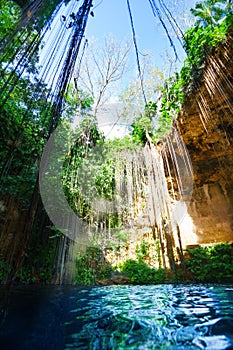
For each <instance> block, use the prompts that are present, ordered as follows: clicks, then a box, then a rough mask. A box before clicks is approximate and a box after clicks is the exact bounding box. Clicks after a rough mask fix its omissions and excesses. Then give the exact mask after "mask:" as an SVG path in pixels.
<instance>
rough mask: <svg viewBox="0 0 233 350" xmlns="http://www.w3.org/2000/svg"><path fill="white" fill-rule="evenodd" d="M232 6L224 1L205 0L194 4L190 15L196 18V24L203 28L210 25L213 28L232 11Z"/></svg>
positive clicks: (229, 2)
mask: <svg viewBox="0 0 233 350" xmlns="http://www.w3.org/2000/svg"><path fill="white" fill-rule="evenodd" d="M232 8H233V5H232V3H231V1H225V0H205V1H203V2H201V3H200V2H199V3H197V4H196V6H195V8H194V9H191V13H192V14H193V15H194V16H195V17H197V18H198V19H197V21H196V24H197V25H198V26H203V27H204V28H205V27H207V26H208V25H210V26H211V27H215V26H216V25H217V24H219V23H220V22H222V21H223V20H224V19H225V17H226V15H227V13H229V12H230V11H232Z"/></svg>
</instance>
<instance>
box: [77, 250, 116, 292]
mask: <svg viewBox="0 0 233 350" xmlns="http://www.w3.org/2000/svg"><path fill="white" fill-rule="evenodd" d="M111 271H112V268H111V265H110V264H109V263H107V262H106V261H105V259H104V255H103V252H102V250H101V249H100V248H99V247H98V246H90V247H88V248H87V249H86V252H85V253H84V254H79V256H78V257H77V260H76V275H75V283H77V284H79V285H94V284H95V283H96V281H98V280H100V279H106V278H109V277H110V276H111Z"/></svg>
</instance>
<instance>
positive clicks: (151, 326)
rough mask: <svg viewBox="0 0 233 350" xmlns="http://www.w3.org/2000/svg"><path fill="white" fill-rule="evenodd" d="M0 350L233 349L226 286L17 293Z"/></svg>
mask: <svg viewBox="0 0 233 350" xmlns="http://www.w3.org/2000/svg"><path fill="white" fill-rule="evenodd" d="M0 349H8V350H11V349H14V350H21V349H24V350H27V349H30V350H31V349H32V350H35V349H38V350H39V349H41V350H42V349H43V350H47V349H48V350H53V349H54V350H55V349H56V350H60V349H67V350H68V349H81V350H85V349H93V350H94V349H95V350H96V349H97V350H107V349H109V350H112V349H117V350H118V349H119V350H120V349H139V350H140V349H144V350H149V349H160V350H165V349H168V350H174V349H179V350H188V349H190V350H191V349H193V350H195V349H213V350H218V349H233V286H224V285H212V286H210V285H208V286H207V285H156V286H110V287H95V288H79V287H75V286H62V287H57V286H47V287H34V286H27V287H17V288H15V289H14V290H13V293H12V295H11V301H10V307H9V312H8V316H7V318H6V320H5V322H4V323H3V325H2V327H1V329H0Z"/></svg>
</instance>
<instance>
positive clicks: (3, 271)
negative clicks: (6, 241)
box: [0, 260, 10, 282]
mask: <svg viewBox="0 0 233 350" xmlns="http://www.w3.org/2000/svg"><path fill="white" fill-rule="evenodd" d="M9 272H10V266H9V265H8V264H7V263H6V261H4V260H0V282H1V281H2V280H4V278H6V276H7V274H8V273H9Z"/></svg>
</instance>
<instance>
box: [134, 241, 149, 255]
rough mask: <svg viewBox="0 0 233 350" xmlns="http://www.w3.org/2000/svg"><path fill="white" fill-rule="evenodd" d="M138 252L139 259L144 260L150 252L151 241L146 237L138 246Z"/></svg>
mask: <svg viewBox="0 0 233 350" xmlns="http://www.w3.org/2000/svg"><path fill="white" fill-rule="evenodd" d="M136 253H137V258H138V260H143V259H145V258H146V257H147V255H148V253H149V243H148V242H146V240H145V239H142V240H141V242H140V244H137V246H136Z"/></svg>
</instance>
